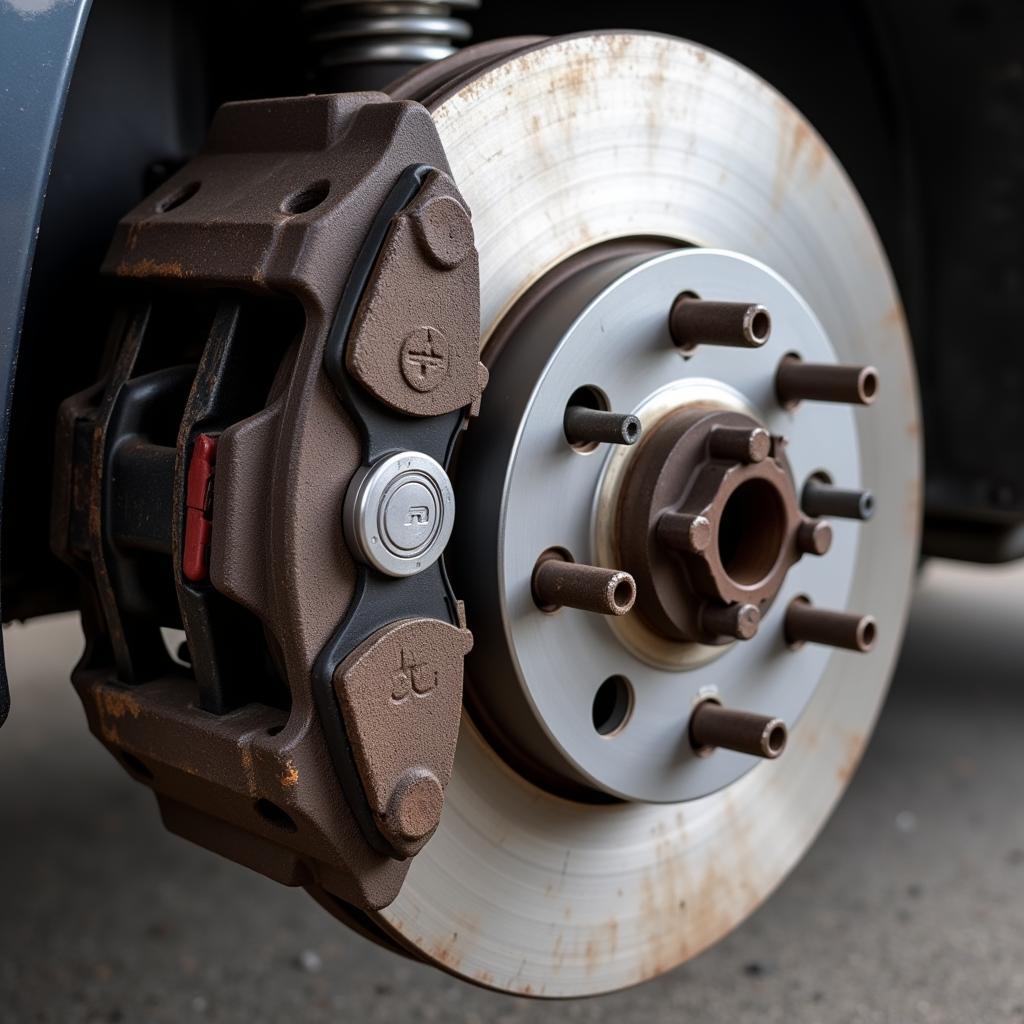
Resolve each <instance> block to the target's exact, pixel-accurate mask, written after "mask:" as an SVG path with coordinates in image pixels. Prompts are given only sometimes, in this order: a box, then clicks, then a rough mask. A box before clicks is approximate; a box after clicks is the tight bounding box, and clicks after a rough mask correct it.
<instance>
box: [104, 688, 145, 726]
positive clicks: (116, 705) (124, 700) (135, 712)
mask: <svg viewBox="0 0 1024 1024" xmlns="http://www.w3.org/2000/svg"><path fill="white" fill-rule="evenodd" d="M96 694H97V696H98V697H99V700H100V711H101V713H102V714H104V715H109V716H110V717H111V718H124V717H125V716H126V715H131V716H132V718H138V717H139V715H141V714H142V706H141V705H140V704H139V702H138V700H136V698H135V696H134V695H133V694H131V693H128V692H127V691H125V690H108V689H105V688H103V687H101V688H99V689H98V690H97V691H96Z"/></svg>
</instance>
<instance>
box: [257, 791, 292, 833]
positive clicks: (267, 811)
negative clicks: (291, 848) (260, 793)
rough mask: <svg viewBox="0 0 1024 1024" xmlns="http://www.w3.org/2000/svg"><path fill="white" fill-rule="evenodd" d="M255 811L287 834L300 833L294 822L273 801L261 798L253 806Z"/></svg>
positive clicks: (268, 822)
mask: <svg viewBox="0 0 1024 1024" xmlns="http://www.w3.org/2000/svg"><path fill="white" fill-rule="evenodd" d="M252 806H253V810H255V811H256V813H257V814H258V815H259V816H260V817H261V818H262V819H263V820H264V821H265V822H267V824H269V825H273V826H274V828H279V829H282V830H283V831H285V832H298V831H299V826H298V825H296V824H295V822H294V821H293V820H292V818H291V815H289V814H288V813H287V812H286V811H284V810H283V809H282V808H280V807H278V806H277V804H275V803H274V802H273V801H271V800H267V799H265V798H263V797H261V798H260V799H259V800H257V801H256V802H255V803H254V804H253V805H252Z"/></svg>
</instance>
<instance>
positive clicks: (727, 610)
mask: <svg viewBox="0 0 1024 1024" xmlns="http://www.w3.org/2000/svg"><path fill="white" fill-rule="evenodd" d="M700 624H701V628H702V629H704V630H705V631H706V632H708V633H714V634H715V636H728V637H732V638H733V639H734V640H751V639H752V638H753V637H755V636H756V635H757V627H758V626H760V624H761V612H760V611H759V610H758V607H757V605H753V604H743V603H742V602H739V601H736V602H734V603H733V604H727V605H724V606H721V607H720V606H717V605H707V604H706V605H704V607H703V608H701V611H700Z"/></svg>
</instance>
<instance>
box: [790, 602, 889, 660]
mask: <svg viewBox="0 0 1024 1024" xmlns="http://www.w3.org/2000/svg"><path fill="white" fill-rule="evenodd" d="M783 630H784V632H785V636H786V643H788V644H789V645H790V646H791V647H799V646H801V645H802V644H805V643H811V644H824V645H825V646H826V647H841V648H843V649H844V650H847V651H859V652H860V653H862V654H864V653H866V652H867V651H870V650H871V648H872V647H874V645H875V637H876V636H877V633H878V627H877V625H876V623H875V620H874V618H873V617H872V616H870V615H857V614H856V613H854V612H834V611H829V610H827V609H825V608H815V607H814V605H812V604H811V602H810V601H809V600H808V599H807V598H806V597H796V598H794V599H793V600H792V601H791V602H790V604H789V607H788V608H787V609H786V620H785V623H784V624H783Z"/></svg>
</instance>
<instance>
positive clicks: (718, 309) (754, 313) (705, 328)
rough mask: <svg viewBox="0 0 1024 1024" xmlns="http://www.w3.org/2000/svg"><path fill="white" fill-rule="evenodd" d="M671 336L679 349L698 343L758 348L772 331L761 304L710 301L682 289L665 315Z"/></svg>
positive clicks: (767, 315) (768, 316)
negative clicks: (666, 315) (667, 315)
mask: <svg viewBox="0 0 1024 1024" xmlns="http://www.w3.org/2000/svg"><path fill="white" fill-rule="evenodd" d="M668 324H669V331H670V332H671V334H672V340H673V341H674V342H675V343H676V345H678V346H679V347H680V348H681V349H684V350H690V349H694V348H696V347H697V346H698V345H725V346H728V347H730V348H760V347H761V346H762V345H763V344H764V343H765V342H766V341H767V340H768V336H769V335H770V334H771V332H772V318H771V316H770V315H769V314H768V310H767V309H765V308H764V306H759V305H758V304H757V303H751V302H710V301H708V300H707V299H699V298H697V296H695V295H692V294H690V293H688V292H683V294H682V295H680V296H679V297H678V298H677V299H676V301H675V302H674V303H673V305H672V312H671V313H670V314H669V318H668Z"/></svg>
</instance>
